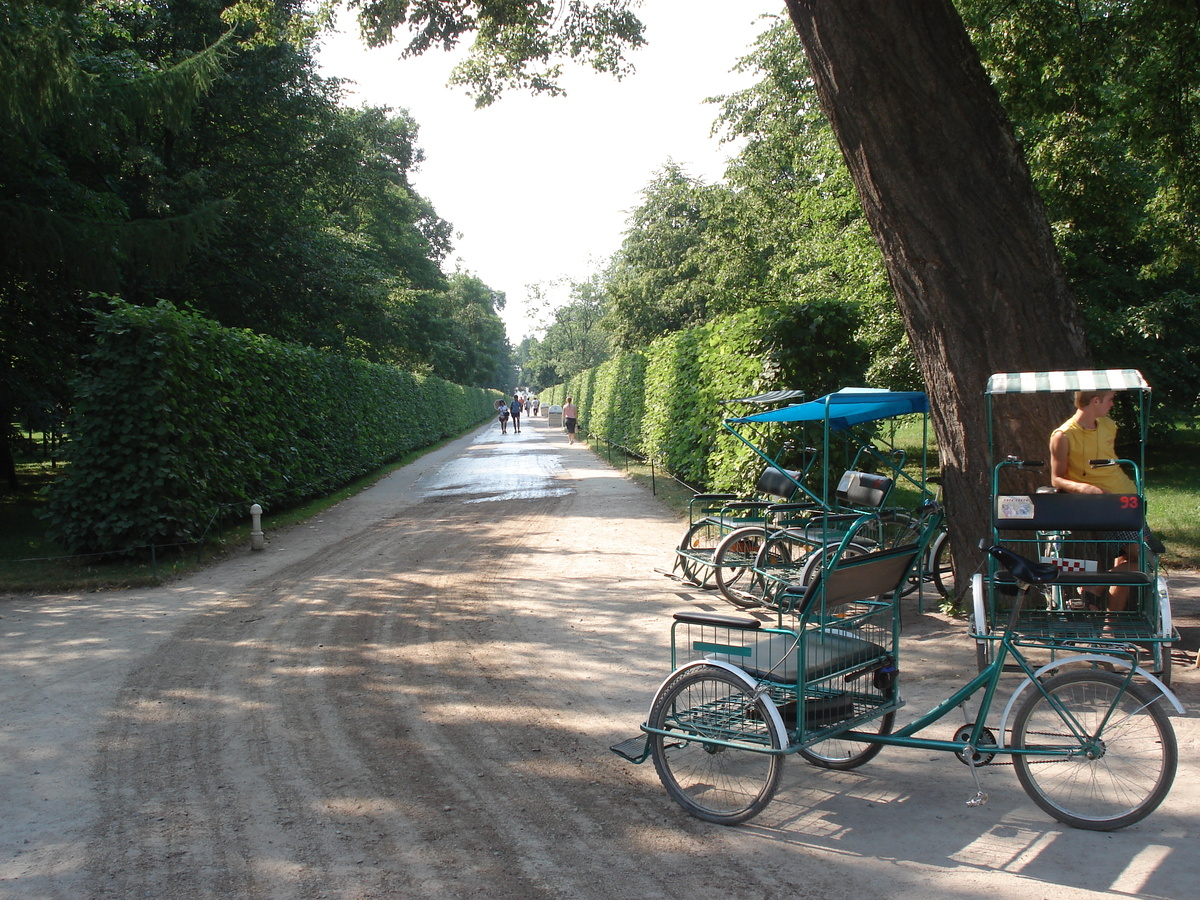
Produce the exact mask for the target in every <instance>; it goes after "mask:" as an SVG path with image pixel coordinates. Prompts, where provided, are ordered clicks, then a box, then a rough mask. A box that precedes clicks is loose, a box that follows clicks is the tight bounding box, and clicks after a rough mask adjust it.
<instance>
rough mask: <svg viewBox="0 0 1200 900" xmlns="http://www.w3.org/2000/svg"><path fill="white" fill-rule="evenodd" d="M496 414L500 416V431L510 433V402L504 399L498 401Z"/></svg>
mask: <svg viewBox="0 0 1200 900" xmlns="http://www.w3.org/2000/svg"><path fill="white" fill-rule="evenodd" d="M496 415H497V416H498V417H499V418H500V433H501V434H508V404H507V403H505V402H504V401H503V400H497V401H496Z"/></svg>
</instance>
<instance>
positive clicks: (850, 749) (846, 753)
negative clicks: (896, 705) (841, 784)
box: [800, 712, 896, 772]
mask: <svg viewBox="0 0 1200 900" xmlns="http://www.w3.org/2000/svg"><path fill="white" fill-rule="evenodd" d="M895 722H896V714H895V713H894V712H890V713H885V714H884V715H882V716H880V717H879V718H878V719H875V720H874V721H873V722H871V723H868V724H870V725H872V726H873V727H872V728H871V733H873V734H891V733H892V726H893V725H894V724H895ZM856 730H857V731H866V730H867V729H865V728H859V729H856ZM882 749H883V744H867V743H864V742H862V741H852V740H848V739H845V738H841V737H837V736H835V737H831V738H829V739H828V740H825V741H820V742H818V743H816V744H813V745H812V746H810V747H804V748H802V749H801V750H800V755H801V756H803V757H804V758H805V759H806V760H807V761H808V762H810V763H812V764H813V765H814V766H818V767H819V768H822V769H837V770H838V771H842V772H844V771H847V770H848V769H857V768H858V767H859V766H861V765H863V764H864V763H868V762H870V761H871V760H873V759H874V758H875V757H876V756H878V755H879V751H880V750H882Z"/></svg>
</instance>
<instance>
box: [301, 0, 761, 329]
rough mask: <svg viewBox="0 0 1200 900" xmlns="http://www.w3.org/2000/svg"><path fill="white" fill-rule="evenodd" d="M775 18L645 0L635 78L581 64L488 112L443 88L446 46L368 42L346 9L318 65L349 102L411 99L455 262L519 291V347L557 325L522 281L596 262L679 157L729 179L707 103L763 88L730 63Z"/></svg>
mask: <svg viewBox="0 0 1200 900" xmlns="http://www.w3.org/2000/svg"><path fill="white" fill-rule="evenodd" d="M764 13H772V14H783V4H782V2H780V0H732V2H730V0H645V2H644V3H643V5H642V6H641V8H640V9H638V10H637V14H638V16H639V18H640V19H641V20H642V22H644V23H645V25H646V40H647V46H646V47H644V48H643V49H642V50H640V51H638V52H636V53H635V54H633V56H632V59H633V61H634V64H635V65H636V67H637V72H636V73H635V74H634V75H631V76H628V77H627V78H625V79H624V80H623V81H617V80H615V79H614V78H613V77H612V76H607V75H601V74H598V73H595V72H593V71H592V70H591V69H572V70H568V71H567V72H566V73H565V76H564V82H563V83H564V85H565V86H566V88H567V92H568V93H567V96H566V97H557V98H555V97H533V96H529V95H526V94H519V93H513V94H511V95H506V96H504V97H502V98H501V99H500V100H499V101H498V102H497V103H495V104H493V106H492V107H490V108H489V109H484V110H479V111H476V110H475V109H474V107H473V106H472V103H471V100H470V98H468V97H467V96H466V94H465V93H463V92H462V91H461V90H458V89H454V90H451V89H450V88H447V87H446V86H445V84H446V80H447V78H448V76H449V72H450V69H451V68H452V67H453V64H454V59H453V58H452V56H451V55H450V54H447V53H444V52H439V51H433V50H431V51H429V53H427V54H426V55H425V56H424V57H421V58H418V59H408V60H400V59H398V56H399V49H400V48H399V47H398V46H393V47H390V48H384V49H381V50H366V49H365V48H364V47H363V45H362V43H361V41H360V40H359V38H358V36H357V33H356V32H355V30H354V28H353V23H352V22H351V23H348V22H347V20H345V19H343V27H342V31H341V33H339V34H338V35H336V36H330V37H327V38H326V39H325V40H324V47H323V49H322V50H321V53H320V57H319V62H320V64H321V67H322V72H323V73H324V74H325V75H327V76H336V77H340V78H346V79H351V80H352V81H354V82H355V84H353V85H347V92H348V94H349V98H348V102H349V103H350V104H352V105H361V104H367V105H371V106H390V107H392V108H394V109H407V110H408V111H409V113H410V114H411V115H412V117H413V118H414V119H415V120H416V122H417V124H418V126H419V128H420V131H419V137H418V143H419V145H420V146H421V148H422V149H423V150H424V152H425V162H424V163H423V164H422V165H421V168H420V169H419V170H418V171H417V172H416V173H415V175H414V177H413V183H414V185H415V186H416V189H417V190H418V191H419V192H420V193H421V194H422V195H424V196H425V197H427V198H428V199H429V200H430V201H431V202H432V203H433V206H434V208H435V209H436V210H437V212H438V215H440V216H441V217H442V218H443V219H446V220H447V221H449V222H450V223H451V224H452V225H453V226H454V229H455V230H456V231H457V232H458V233H459V237H458V238H457V240H456V241H455V256H456V259H455V260H454V262H453V263H452V264H451V266H450V268H451V269H453V268H455V267H456V266H457V267H460V268H462V269H464V270H466V271H469V272H472V273H474V274H476V275H478V276H479V277H480V278H481V279H482V280H483V281H484V282H485V283H486V284H487V285H488V286H489V287H491V288H493V289H494V290H498V291H503V292H504V293H505V294H506V295H507V305H506V308H505V309H504V311H503V312H502V313H501V314H502V316H503V317H504V320H505V324H506V326H507V328H508V337H509V340H510V341H511V342H512V344H513V345H514V346H516V345H517V344H518V343H520V342H521V340H522V339H523V338H524V337H526V336H527V335H529V334H538V336H540V333H538V332H537V329H539V328H544V327H545V326H546V325H547V324H549V322H548V321H547V320H546V317H545V316H541V317H536V311H534V310H532V309H531V308H530V306H531V305H530V303H529V302H528V299H527V292H526V286H527V285H532V284H543V285H545V284H548V283H549V282H551V281H554V280H556V279H560V278H569V279H573V280H576V281H582V280H584V279H586V278H587V277H588V276H590V275H591V274H593V273H594V272H596V271H597V270H598V269H599V268H600V266H601V265H602V264H603V262H604V261H605V260H607V259H608V257H609V256H611V255H612V253H613V252H614V251H616V250H617V249H618V248H619V247H620V244H621V240H622V237H623V232H624V230H625V227H626V220H627V218H628V215H629V213H630V212H631V211H632V210H633V209H634V208H636V207H637V206H638V205H639V203H640V196H639V195H640V192H641V191H642V189H643V188H645V187H646V185H647V184H648V183H649V182H650V180H651V179H652V178H653V177H654V175H655V173H656V172H657V171H658V170H659V169H661V168H662V167H663V166H664V165H665V164H666V163H667V162H668V160H674V161H675V162H677V163H679V164H680V165H681V166H683V167H684V169H685V171H687V172H688V174H690V175H693V176H695V177H698V178H701V179H703V180H704V181H705V182H709V183H711V182H713V181H717V180H719V179H720V177H721V175H722V173H723V171H724V166H725V162H726V160H727V158H728V157H729V156H731V155H732V154H733V153H734V152H735V150H734V148H731V147H730V146H728V145H722V144H721V143H720V142H719V140H718V139H717V138H715V137H712V136H711V134H710V132H711V130H712V123H713V120H714V119H715V118H716V113H717V108H716V107H715V106H714V105H712V104H707V103H705V102H704V100H705V99H706V98H708V97H711V96H714V95H720V94H726V93H730V92H732V91H735V90H738V89H740V88H742V87H746V86H748V85H749V84H750V83H751V79H749V78H747V76H744V75H735V74H734V73H732V72H731V69H732V68H733V66H734V64H735V63H736V62H737V60H738V59H739V58H741V57H742V56H744V55H745V54H746V52H747V51H748V50H749V48H750V46H751V44H752V43H753V41H754V39H755V38H756V37H757V36H758V34H759V33H761V32H762V31H763V30H764V29H766V28H767V27H768V23H767V22H765V21H763V20H762V19H761V18H760V17H761V15H762V14H764ZM403 43H404V42H403V41H401V43H400V46H403ZM551 299H552V300H553V301H554V302H555V305H558V304H559V303H561V302H563V301H565V300H566V299H567V298H566V296H565V294H564V293H561V292H560V293H558V294H551Z"/></svg>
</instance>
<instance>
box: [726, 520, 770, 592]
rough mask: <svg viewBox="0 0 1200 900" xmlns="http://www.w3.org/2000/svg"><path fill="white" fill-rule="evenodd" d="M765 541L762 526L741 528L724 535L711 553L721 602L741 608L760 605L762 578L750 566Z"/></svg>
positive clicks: (752, 564) (752, 566) (752, 565)
mask: <svg viewBox="0 0 1200 900" xmlns="http://www.w3.org/2000/svg"><path fill="white" fill-rule="evenodd" d="M765 541H766V531H765V530H764V528H763V526H762V525H745V526H742V527H741V528H735V529H734V530H733V531H731V532H729V534H727V535H725V537H724V538H722V539H721V543H719V544H718V545H717V549H716V550H715V551H714V552H713V580H714V581H715V582H716V584H717V588H718V589H719V590H720V591H721V594H722V595H723V596H724V597H725V599H726V600H728V601H729V602H730V603H731V604H733V605H734V606H736V607H739V608H741V609H745V608H747V607H750V606H755V605H757V604H758V603H759V602H761V598H762V593H763V591H762V589H761V586H762V584H763V583H764V579H763V578H762V576H760V575H757V574H756V573H755V571H754V564H755V562H756V560H757V559H758V552H759V550H761V549H762V545H763V543H764V542H765Z"/></svg>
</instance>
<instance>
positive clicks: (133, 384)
mask: <svg viewBox="0 0 1200 900" xmlns="http://www.w3.org/2000/svg"><path fill="white" fill-rule="evenodd" d="M498 396H499V395H498V394H497V393H496V392H494V391H485V390H483V389H479V388H466V387H461V386H459V385H454V384H450V383H449V382H446V381H442V380H441V379H438V378H432V377H425V376H420V375H413V374H411V373H408V372H401V371H399V370H397V369H394V368H390V367H387V366H381V365H373V364H370V363H366V362H363V361H361V360H354V359H349V358H346V357H342V356H336V355H333V354H327V353H321V352H318V351H315V350H311V349H308V348H304V347H298V346H292V345H287V344H282V343H279V342H278V341H275V340H272V339H269V338H265V337H262V336H260V335H257V334H253V333H251V332H247V331H234V330H230V329H227V328H222V327H221V326H219V325H217V324H216V323H214V322H211V321H208V320H205V319H202V318H200V317H198V316H196V315H192V314H189V313H183V312H179V311H177V310H175V309H174V308H173V307H171V306H170V305H169V304H165V303H164V304H160V305H159V306H157V307H153V308H148V307H135V306H130V305H128V304H125V303H122V302H120V301H114V303H113V307H112V310H111V311H110V312H107V313H104V314H101V315H100V316H98V318H97V323H96V345H95V349H94V350H93V351H92V352H91V353H90V354H89V356H88V358H87V361H86V375H85V376H84V378H83V379H82V381H81V383H80V385H79V387H78V391H77V398H76V405H75V409H74V411H73V414H72V418H71V420H70V422H69V423H68V433H69V434H70V435H71V440H70V441H69V442H68V444H67V447H66V450H65V454H66V457H67V460H68V462H69V465H68V466H67V467H66V470H65V473H64V475H63V477H62V478H61V479H59V480H58V481H56V482H55V483H54V484H53V485H51V487H50V488H49V489H48V497H47V503H46V506H45V512H44V517H45V521H46V524H47V531H48V533H49V535H50V537H51V538H52V539H53V540H55V541H56V542H58V543H59V544H60V545H62V546H63V547H64V548H66V549H68V550H70V551H72V552H80V553H87V552H116V551H122V550H127V549H130V548H135V547H144V546H146V545H147V544H150V543H157V544H163V543H173V542H186V541H191V540H195V539H196V538H198V537H199V536H200V535H202V534H203V532H204V531H205V529H206V528H208V527H209V526H210V525H211V524H212V523H213V522H214V520H216V519H220V518H223V517H227V516H229V515H230V514H232V515H234V516H236V517H238V518H244V517H245V515H246V509H247V508H248V506H249V505H250V504H251V503H259V504H261V505H262V506H263V508H264V509H267V510H269V509H272V508H276V509H279V508H284V507H286V506H289V505H294V504H296V503H298V502H301V501H303V500H306V499H309V498H312V497H317V496H322V495H324V494H328V493H330V492H332V491H334V490H336V489H338V488H340V487H343V486H344V485H346V484H348V483H349V482H351V481H353V480H354V479H356V478H359V477H361V476H362V475H364V474H366V473H368V472H371V471H373V470H375V469H377V468H379V467H380V466H381V465H384V464H385V463H387V462H389V461H391V460H394V459H396V458H397V457H399V456H401V455H403V454H404V453H406V452H408V451H410V450H415V449H418V448H420V447H425V446H428V445H430V444H432V443H434V442H436V441H438V440H440V439H442V438H444V437H449V436H452V435H455V434H459V433H461V432H462V431H463V430H465V429H466V428H469V427H470V426H472V425H475V424H478V423H479V422H481V421H483V420H485V419H487V418H488V417H490V416H491V414H492V412H493V409H492V404H493V402H494V401H495V399H496V398H497V397H498Z"/></svg>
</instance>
